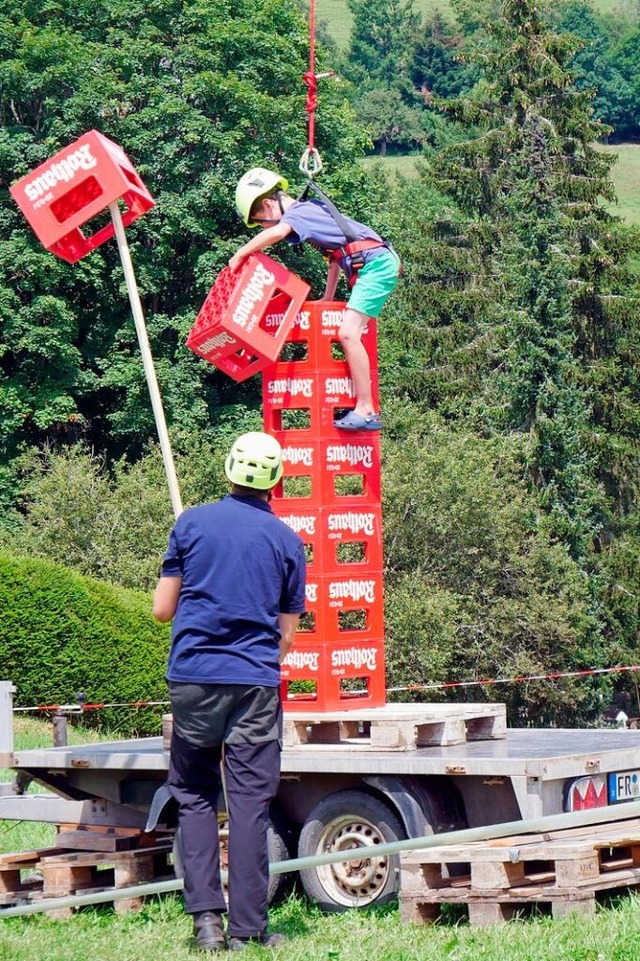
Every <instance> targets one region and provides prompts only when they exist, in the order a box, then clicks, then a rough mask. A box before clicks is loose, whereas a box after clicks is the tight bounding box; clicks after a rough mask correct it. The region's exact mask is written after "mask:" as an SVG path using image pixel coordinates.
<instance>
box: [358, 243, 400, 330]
mask: <svg viewBox="0 0 640 961" xmlns="http://www.w3.org/2000/svg"><path fill="white" fill-rule="evenodd" d="M399 276H400V258H399V257H398V255H397V253H396V252H395V250H385V251H384V253H382V254H378V256H377V257H374V258H373V259H372V260H369V261H368V262H367V263H366V264H365V265H364V267H361V268H360V270H359V271H358V279H357V280H356V282H355V284H354V286H353V288H352V290H351V296H350V297H349V300H348V302H347V307H348V308H350V309H351V310H357V311H359V312H360V313H361V314H366V315H367V317H377V316H378V315H379V314H380V311H381V310H382V308H383V307H384V305H385V304H386V302H387V300H388V299H389V297H390V296H391V294H392V293H393V291H394V289H395V286H396V284H397V283H398V277H399Z"/></svg>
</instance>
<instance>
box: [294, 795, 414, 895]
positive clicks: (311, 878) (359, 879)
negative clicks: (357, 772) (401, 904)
mask: <svg viewBox="0 0 640 961" xmlns="http://www.w3.org/2000/svg"><path fill="white" fill-rule="evenodd" d="M404 837H405V833H404V831H403V829H402V825H401V824H400V821H399V820H398V818H397V817H396V815H395V814H394V813H393V811H391V809H390V808H389V807H388V806H387V805H386V804H384V803H383V802H382V801H380V800H378V798H376V797H373V796H372V795H371V794H366V793H365V792H364V791H337V792H336V793H335V794H330V795H329V796H328V797H325V798H323V799H322V801H320V803H319V804H318V805H317V806H316V807H315V808H314V810H313V811H312V812H311V814H310V815H309V817H308V818H307V820H306V822H305V824H304V826H303V828H302V831H301V833H300V841H299V844H298V857H301V858H304V857H310V856H311V857H313V856H314V855H318V854H333V853H337V852H339V851H347V850H351V849H352V848H357V847H362V848H375V846H376V845H377V844H385V843H388V842H393V841H399V840H401V839H403V838H404ZM371 853H373V852H371ZM399 865H400V862H399V858H398V857H397V855H394V856H392V857H376V855H375V854H373V856H372V857H363V858H362V859H360V860H353V861H342V862H337V863H335V864H325V865H320V866H318V867H316V868H308V869H307V870H305V871H301V872H300V878H301V880H302V884H303V886H304V889H305V891H306V893H307V895H308V896H309V897H310V898H311V899H312V900H314V901H317V902H318V904H319V905H320V906H321V907H322V908H323V909H324V910H325V911H346V910H348V909H349V908H357V907H364V906H365V905H368V904H373V903H374V902H375V903H376V904H386V903H387V902H388V901H391V900H393V898H394V897H395V896H396V894H397V891H398V887H399Z"/></svg>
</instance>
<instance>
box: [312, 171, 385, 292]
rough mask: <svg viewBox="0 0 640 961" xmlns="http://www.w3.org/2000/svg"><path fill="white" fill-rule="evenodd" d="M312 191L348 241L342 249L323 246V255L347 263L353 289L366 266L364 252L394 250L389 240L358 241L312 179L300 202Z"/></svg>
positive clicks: (368, 239)
mask: <svg viewBox="0 0 640 961" xmlns="http://www.w3.org/2000/svg"><path fill="white" fill-rule="evenodd" d="M311 190H313V192H314V193H315V194H316V196H317V197H318V200H320V202H321V203H322V205H323V206H324V207H326V209H327V211H328V212H329V213H330V214H331V216H332V217H333V219H334V221H335V223H336V224H337V226H338V228H339V230H340V232H341V233H343V234H344V236H345V240H346V241H347V242H346V244H342V245H341V246H340V247H331V248H330V247H324V246H323V247H322V248H321V250H322V254H323V255H324V256H325V257H326V258H327V259H328V260H330V261H333V262H338V261H341V260H346V261H347V262H346V265H345V268H344V269H345V273H346V275H347V280H348V282H349V286H350V287H353V285H354V284H355V282H356V280H357V279H358V271H359V270H360V269H361V268H362V267H364V265H365V258H364V257H363V256H362V254H363V253H364V251H365V250H373V249H374V248H376V247H386V248H387V250H393V247H392V246H391V244H390V243H389V242H388V241H387V240H376V239H375V238H373V237H365V238H364V239H363V240H358V238H357V237H356V235H355V234H354V232H353V230H352V228H351V226H350V225H349V222H348V221H347V219H346V217H344V216H343V215H342V214H341V213H340V211H339V210H338V208H337V207H336V205H335V204H334V202H333V201H332V200H331V199H330V198H329V197H327V195H326V193H325V192H324V190H321V189H320V187H318V185H317V184H316V183H314V182H313V180H311V178H309V179H308V180H307V185H306V187H305V188H304V190H303V192H302V193H301V195H300V196H299V197H298V200H299V201H304V200H308V199H309V192H310V191H311Z"/></svg>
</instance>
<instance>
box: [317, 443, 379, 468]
mask: <svg viewBox="0 0 640 961" xmlns="http://www.w3.org/2000/svg"><path fill="white" fill-rule="evenodd" d="M374 457H375V447H374V446H373V444H329V446H328V447H327V452H326V466H327V470H335V471H339V470H341V469H342V468H343V467H361V468H364V469H368V468H370V467H373V464H374Z"/></svg>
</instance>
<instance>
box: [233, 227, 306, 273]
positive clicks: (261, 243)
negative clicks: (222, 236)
mask: <svg viewBox="0 0 640 961" xmlns="http://www.w3.org/2000/svg"><path fill="white" fill-rule="evenodd" d="M291 230H292V227H291V226H290V225H289V224H274V226H273V227H267V228H266V229H265V230H262V231H260V233H259V234H258V235H257V236H256V237H252V238H251V240H248V241H247V242H246V244H243V246H242V247H240V248H239V249H238V250H236V252H235V254H234V255H233V257H232V258H231V259H230V260H229V267H230V268H231V270H233V271H236V270H238V269H239V268H240V267H241V266H242V264H243V261H245V260H246V259H247V257H250V256H251V254H255V253H257V252H258V251H259V250H264V249H265V247H270V246H271V244H277V243H279V241H281V240H284V238H285V237H286V236H288V234H290V233H291Z"/></svg>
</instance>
